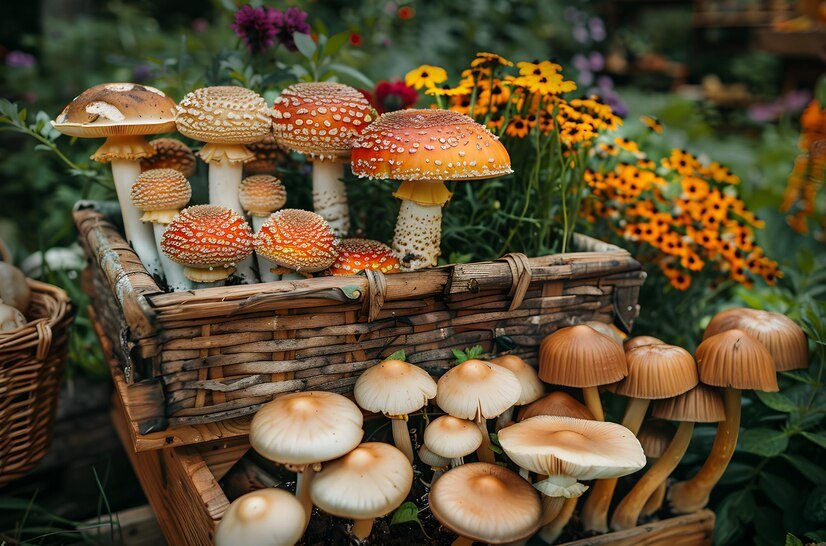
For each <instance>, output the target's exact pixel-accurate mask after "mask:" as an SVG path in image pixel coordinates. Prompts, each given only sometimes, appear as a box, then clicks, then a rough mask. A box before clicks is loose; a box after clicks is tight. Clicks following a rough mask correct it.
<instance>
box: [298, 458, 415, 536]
mask: <svg viewBox="0 0 826 546" xmlns="http://www.w3.org/2000/svg"><path fill="white" fill-rule="evenodd" d="M411 487H413V467H412V466H410V461H409V460H408V459H407V456H406V455H405V454H404V453H402V452H401V451H400V450H399V449H397V448H396V447H394V446H391V445H390V444H385V443H382V442H367V443H364V444H361V445H360V446H358V447H356V448H355V449H353V450H352V451H351V452H349V453H347V454H346V455H344V456H343V457H341V458H340V459H336V460H335V461H332V462H331V463H327V464H325V465H324V468H323V469H322V470H321V471H320V472H319V473H318V474H316V475H315V477H314V478H313V481H312V484H311V485H310V498H311V499H312V501H313V504H314V505H315V506H318V507H319V508H320V509H321V510H323V511H325V512H327V513H328V514H332V515H334V516H338V517H341V518H352V519H359V520H360V519H372V518H379V517H382V516H384V515H386V514H389V513H390V512H392V511H393V510H395V509H396V508H398V507H399V506H400V505H401V503H402V502H404V499H405V498H407V494H408V493H409V492H410V488H411Z"/></svg>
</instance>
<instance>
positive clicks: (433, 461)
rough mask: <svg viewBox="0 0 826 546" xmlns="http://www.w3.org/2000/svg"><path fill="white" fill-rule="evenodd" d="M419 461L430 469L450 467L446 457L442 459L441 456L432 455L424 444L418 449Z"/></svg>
mask: <svg viewBox="0 0 826 546" xmlns="http://www.w3.org/2000/svg"><path fill="white" fill-rule="evenodd" d="M419 460H420V461H422V462H423V463H424V464H426V465H427V466H429V467H430V468H445V467H447V466H449V465H450V459H449V458H448V457H442V456H441V455H437V454H436V453H433V452H432V451H431V450H430V449H428V447H427V446H426V445H424V444H422V445H421V446H420V447H419Z"/></svg>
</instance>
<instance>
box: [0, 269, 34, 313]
mask: <svg viewBox="0 0 826 546" xmlns="http://www.w3.org/2000/svg"><path fill="white" fill-rule="evenodd" d="M31 299H32V289H31V287H30V286H29V283H28V282H26V276H25V275H24V274H23V272H22V271H20V270H19V269H18V268H16V267H14V266H13V265H12V264H10V263H7V262H0V302H2V303H5V304H6V305H11V306H12V307H14V308H16V309H17V310H18V311H21V312H23V313H25V312H26V311H27V310H28V308H29V303H30V302H31Z"/></svg>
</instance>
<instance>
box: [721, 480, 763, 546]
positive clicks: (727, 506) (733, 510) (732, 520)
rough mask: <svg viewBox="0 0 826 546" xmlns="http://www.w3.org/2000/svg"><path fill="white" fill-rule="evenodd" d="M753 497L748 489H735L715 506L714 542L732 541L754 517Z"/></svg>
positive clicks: (722, 544) (725, 542)
mask: <svg viewBox="0 0 826 546" xmlns="http://www.w3.org/2000/svg"><path fill="white" fill-rule="evenodd" d="M754 507H755V505H754V497H753V496H752V494H751V492H750V491H749V490H748V489H743V490H740V491H735V492H734V493H731V494H730V495H728V496H727V497H725V498H724V499H723V500H722V501H721V502H720V504H719V505H718V507H717V521H716V524H715V525H714V544H717V545H719V546H725V545H726V544H730V543H733V542H734V541H735V540H736V539H737V538H738V537H739V536H740V535H741V534H742V533H743V531H744V527H745V526H746V524H748V523H751V521H752V519H753V517H754Z"/></svg>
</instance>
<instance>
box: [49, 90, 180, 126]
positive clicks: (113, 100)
mask: <svg viewBox="0 0 826 546" xmlns="http://www.w3.org/2000/svg"><path fill="white" fill-rule="evenodd" d="M52 125H53V126H54V128H55V129H57V130H58V131H60V132H61V133H63V134H64V135H69V136H74V137H81V138H100V137H108V136H118V135H154V134H157V133H166V132H169V131H174V130H175V102H174V101H173V100H172V99H170V98H169V97H167V96H166V95H165V94H164V92H163V91H161V90H159V89H155V88H154V87H150V86H148V85H140V84H137V83H103V84H100V85H96V86H94V87H91V88H89V89H87V90H86V91H84V92H83V93H81V94H80V95H79V96H77V97H76V98H75V99H74V100H73V101H72V102H70V103H69V104H68V105H67V106H66V108H64V109H63V111H62V112H61V113H60V115H59V116H57V118H56V119H55V120H54V121H53V122H52Z"/></svg>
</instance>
